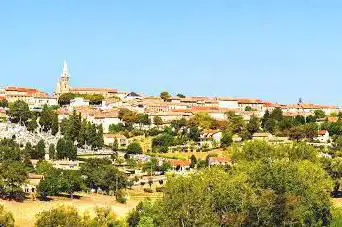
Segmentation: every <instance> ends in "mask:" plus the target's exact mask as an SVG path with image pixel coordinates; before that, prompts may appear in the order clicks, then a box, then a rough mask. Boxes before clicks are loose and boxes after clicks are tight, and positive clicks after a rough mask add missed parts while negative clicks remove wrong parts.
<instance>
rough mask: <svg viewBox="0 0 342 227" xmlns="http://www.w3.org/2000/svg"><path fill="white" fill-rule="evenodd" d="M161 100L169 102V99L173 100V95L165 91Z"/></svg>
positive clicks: (161, 95) (161, 94)
mask: <svg viewBox="0 0 342 227" xmlns="http://www.w3.org/2000/svg"><path fill="white" fill-rule="evenodd" d="M160 98H161V99H163V100H164V101H167V100H168V99H170V98H171V95H170V94H169V92H167V91H163V92H161V93H160Z"/></svg>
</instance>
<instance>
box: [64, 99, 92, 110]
mask: <svg viewBox="0 0 342 227" xmlns="http://www.w3.org/2000/svg"><path fill="white" fill-rule="evenodd" d="M69 106H70V108H71V109H73V108H74V107H79V106H89V100H88V99H84V98H82V97H76V98H74V99H71V100H70V105H69Z"/></svg>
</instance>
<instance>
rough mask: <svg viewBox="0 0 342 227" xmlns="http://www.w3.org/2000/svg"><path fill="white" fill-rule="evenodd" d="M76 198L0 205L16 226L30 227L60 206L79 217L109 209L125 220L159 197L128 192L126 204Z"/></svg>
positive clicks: (93, 197)
mask: <svg viewBox="0 0 342 227" xmlns="http://www.w3.org/2000/svg"><path fill="white" fill-rule="evenodd" d="M78 196H79V197H78V198H76V197H75V199H70V198H69V197H63V196H58V197H55V196H51V200H50V201H40V200H35V201H33V200H30V199H27V200H25V201H24V202H16V201H13V200H12V201H8V200H0V204H1V205H3V206H4V207H5V209H6V210H8V211H10V212H12V214H13V216H14V219H15V223H16V226H25V227H32V226H34V223H35V216H36V215H37V214H38V213H40V212H42V211H46V210H50V209H53V208H55V207H58V206H61V205H70V206H74V207H75V208H76V209H77V210H78V211H79V213H80V214H81V215H83V214H85V213H88V214H89V215H91V216H92V215H94V211H95V208H97V207H110V208H111V209H112V210H113V211H114V212H115V213H116V215H117V216H118V218H119V219H120V218H125V217H126V215H127V214H128V213H129V212H130V211H131V210H132V209H134V208H135V207H136V205H137V204H138V203H139V202H140V201H142V200H143V199H145V198H148V197H150V198H152V199H153V198H156V197H160V194H159V193H153V194H147V193H144V192H143V191H142V190H139V189H137V190H132V191H129V199H128V200H127V203H126V204H122V203H118V202H117V201H116V200H115V197H114V196H107V195H101V194H85V193H84V194H83V193H79V194H78Z"/></svg>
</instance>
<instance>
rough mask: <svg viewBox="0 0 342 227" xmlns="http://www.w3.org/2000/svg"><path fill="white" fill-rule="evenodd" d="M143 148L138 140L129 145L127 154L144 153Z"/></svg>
mask: <svg viewBox="0 0 342 227" xmlns="http://www.w3.org/2000/svg"><path fill="white" fill-rule="evenodd" d="M142 153H143V149H142V147H141V145H140V143H138V142H133V143H131V144H129V145H128V146H127V154H142Z"/></svg>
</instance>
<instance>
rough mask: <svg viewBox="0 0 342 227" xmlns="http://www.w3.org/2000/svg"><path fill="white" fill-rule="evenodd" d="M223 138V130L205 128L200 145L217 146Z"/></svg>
mask: <svg viewBox="0 0 342 227" xmlns="http://www.w3.org/2000/svg"><path fill="white" fill-rule="evenodd" d="M221 139H222V132H221V131H219V130H205V131H203V132H202V133H201V135H200V141H199V142H198V145H199V146H200V147H204V146H208V148H215V147H218V146H219V145H220V142H221Z"/></svg>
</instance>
